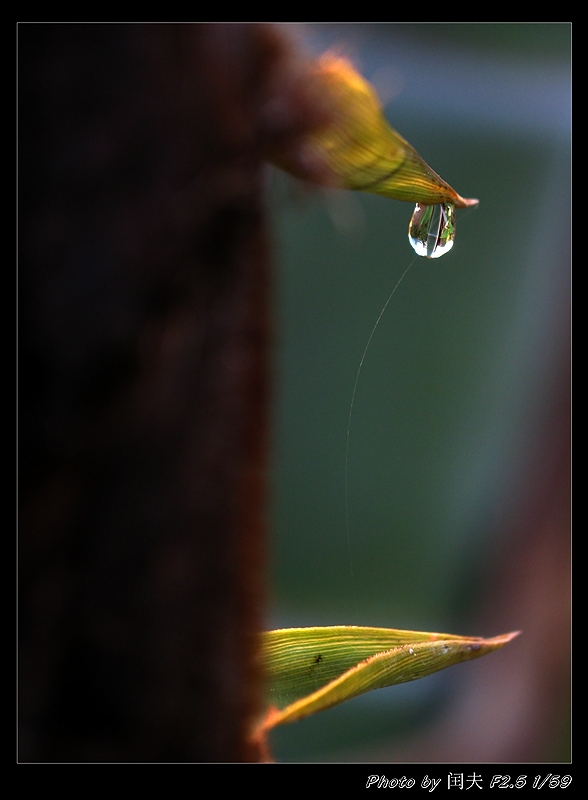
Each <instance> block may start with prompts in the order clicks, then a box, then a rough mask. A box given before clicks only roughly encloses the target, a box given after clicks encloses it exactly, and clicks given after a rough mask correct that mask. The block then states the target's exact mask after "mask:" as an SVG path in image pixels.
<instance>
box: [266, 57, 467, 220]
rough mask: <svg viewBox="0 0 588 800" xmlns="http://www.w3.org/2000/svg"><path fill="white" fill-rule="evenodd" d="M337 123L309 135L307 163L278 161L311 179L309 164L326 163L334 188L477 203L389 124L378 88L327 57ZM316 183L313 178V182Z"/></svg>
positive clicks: (320, 67)
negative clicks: (462, 194)
mask: <svg viewBox="0 0 588 800" xmlns="http://www.w3.org/2000/svg"><path fill="white" fill-rule="evenodd" d="M315 74H316V77H317V79H318V83H319V85H320V86H321V87H322V92H323V96H324V102H325V103H326V104H328V105H329V106H330V111H331V114H332V120H331V123H330V124H329V125H327V126H324V127H323V128H321V129H320V130H318V131H316V132H315V133H313V134H312V135H311V136H309V139H308V141H307V152H306V154H305V155H306V159H305V158H304V157H300V163H297V159H296V157H293V156H292V154H291V153H290V154H288V156H286V155H285V154H276V156H275V157H274V159H273V160H274V162H275V163H276V164H277V165H278V166H281V167H283V168H284V169H286V170H287V171H289V172H291V173H293V174H294V175H298V176H299V177H307V178H308V177H309V176H308V174H307V173H306V170H305V167H304V162H305V160H308V161H310V162H321V163H322V167H323V169H322V171H321V175H322V180H321V181H319V182H325V183H328V184H330V185H334V186H339V187H341V188H346V189H354V190H356V191H363V192H369V193H371V194H379V195H382V196H384V197H391V198H394V199H397V200H405V201H411V202H415V203H421V204H423V205H432V204H435V203H452V204H453V205H455V206H457V207H458V208H460V207H465V206H470V205H476V204H477V202H478V201H477V200H466V199H464V198H463V197H460V195H459V194H457V192H456V191H455V190H454V189H452V187H451V186H449V184H448V183H446V182H445V181H444V180H443V179H442V178H441V177H440V176H439V175H437V173H436V172H434V171H433V170H432V169H431V168H430V167H429V166H428V164H426V162H425V161H424V160H423V159H422V158H421V157H420V155H419V154H418V153H417V152H416V150H415V149H414V148H413V147H412V146H411V145H410V144H409V143H408V142H407V141H406V139H404V138H403V137H402V136H401V135H400V134H399V133H398V132H397V131H395V130H394V129H393V128H392V127H391V126H390V125H389V124H388V122H387V120H386V118H385V116H384V112H383V109H382V106H381V103H380V101H379V98H378V96H377V94H376V92H375V90H374V88H373V87H372V86H371V85H370V84H369V83H368V82H367V81H366V80H365V79H364V78H363V77H362V76H361V75H360V74H359V73H358V72H357V71H356V70H355V69H354V67H353V66H352V65H351V63H350V62H349V61H347V60H346V59H343V58H339V57H337V56H334V55H333V54H331V53H326V54H325V55H324V56H323V57H322V58H321V59H320V60H319V61H318V64H317V66H316V69H315ZM311 179H312V178H311Z"/></svg>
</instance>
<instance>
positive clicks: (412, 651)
mask: <svg viewBox="0 0 588 800" xmlns="http://www.w3.org/2000/svg"><path fill="white" fill-rule="evenodd" d="M408 652H409V653H410V654H411V656H413V655H414V650H413V649H412V647H409V648H408Z"/></svg>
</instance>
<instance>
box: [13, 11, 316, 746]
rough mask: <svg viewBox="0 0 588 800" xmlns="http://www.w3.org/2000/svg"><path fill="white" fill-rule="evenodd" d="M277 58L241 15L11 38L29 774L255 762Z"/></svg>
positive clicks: (282, 76) (291, 131)
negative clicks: (63, 768) (40, 768)
mask: <svg viewBox="0 0 588 800" xmlns="http://www.w3.org/2000/svg"><path fill="white" fill-rule="evenodd" d="M288 58H289V57H288V55H287V53H286V50H285V47H284V44H283V42H282V41H281V39H280V38H279V37H278V36H277V35H276V34H275V32H273V31H272V30H270V29H268V28H266V27H264V26H255V25H231V26H217V25H139V26H133V25H59V24H58V25H24V26H21V27H20V29H19V178H20V193H19V198H20V207H19V247H20V268H19V301H20V316H19V385H20V388H19V392H20V406H19V437H20V438H19V454H20V455H19V482H20V483H19V497H20V536H19V566H20V584H19V588H20V599H19V623H20V659H19V668H20V670H19V709H20V723H19V734H20V753H19V758H20V760H21V761H56V760H59V761H64V760H66V761H130V760H132V761H219V760H221V761H235V760H246V759H256V758H258V757H259V754H258V753H256V752H255V751H254V750H252V747H251V745H249V744H248V743H247V732H248V730H249V728H250V726H251V722H252V720H253V718H254V717H255V715H256V714H258V713H259V712H260V703H261V700H260V680H261V677H260V675H259V671H258V666H257V663H256V653H257V641H256V637H257V633H258V631H259V630H260V628H261V625H262V612H263V597H264V591H263V590H264V548H265V520H264V506H265V494H266V486H265V460H266V444H267V421H268V328H269V297H268V295H269V288H270V283H271V281H270V269H269V258H268V246H267V241H266V232H265V219H264V210H263V202H262V168H263V157H264V154H265V153H266V151H267V149H268V147H273V146H275V144H276V142H278V143H279V142H282V143H284V142H289V141H291V140H292V141H294V140H295V138H296V135H297V134H298V133H299V132H300V131H302V130H303V129H304V128H305V126H307V125H309V124H313V112H312V103H311V102H310V101H309V100H308V99H305V95H304V89H303V86H302V84H300V82H297V80H294V78H293V77H292V76H293V74H294V73H293V72H292V69H293V67H291V66H290V62H289V61H288ZM301 86H302V88H301ZM315 118H316V117H315Z"/></svg>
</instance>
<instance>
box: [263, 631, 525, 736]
mask: <svg viewBox="0 0 588 800" xmlns="http://www.w3.org/2000/svg"><path fill="white" fill-rule="evenodd" d="M517 635H518V632H516V633H507V634H504V635H503V636H497V637H495V638H493V639H481V638H478V637H466V636H453V635H451V634H445V633H423V632H418V631H401V630H394V629H391V628H363V627H355V626H335V627H328V628H287V629H283V630H276V631H269V632H267V633H265V634H263V647H262V660H263V666H264V669H265V671H266V676H267V680H268V688H269V701H270V710H269V712H268V714H267V716H266V718H265V719H264V721H263V722H262V724H261V726H260V728H259V731H258V732H262V731H267V730H269V729H271V728H273V727H275V726H276V725H282V724H284V723H287V722H294V721H296V720H298V719H302V718H303V717H307V716H309V715H310V714H315V713H316V712H317V711H323V710H325V709H327V708H331V707H332V706H334V705H337V704H338V703H342V702H344V701H345V700H350V699H351V698H353V697H357V696H358V695H360V694H364V693H365V692H369V691H371V690H372V689H382V688H384V687H386V686H392V685H394V684H397V683H406V682H407V681H413V680H416V679H417V678H424V677H425V676H426V675H431V674H432V673H433V672H437V671H438V670H440V669H444V668H445V667H450V666H452V665H453V664H458V663H460V662H461V661H469V660H470V659H473V658H479V657H480V656H483V655H486V654H487V653H491V652H492V651H493V650H497V649H499V648H500V647H502V646H503V645H505V644H506V643H507V642H509V641H510V640H511V639H513V638H514V637H515V636H517Z"/></svg>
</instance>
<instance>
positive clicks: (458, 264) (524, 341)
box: [268, 23, 571, 761]
mask: <svg viewBox="0 0 588 800" xmlns="http://www.w3.org/2000/svg"><path fill="white" fill-rule="evenodd" d="M289 30H290V32H291V33H292V34H294V35H296V36H298V37H300V38H301V40H302V42H303V44H304V46H305V47H307V49H308V50H309V51H310V52H312V53H317V54H318V53H321V52H323V51H324V50H326V49H328V48H331V47H336V48H337V49H338V50H339V52H341V53H343V54H344V55H348V56H349V57H350V58H351V59H352V60H353V62H354V63H355V64H356V66H357V67H358V68H359V69H360V71H361V72H362V73H363V74H364V75H365V76H366V77H367V78H368V79H369V80H371V81H372V82H373V83H374V84H375V86H376V87H377V89H378V91H379V92H380V94H381V96H382V97H383V98H384V100H385V101H386V114H387V116H388V119H389V120H390V122H391V124H392V126H393V127H395V128H396V129H397V130H398V131H399V133H400V134H401V135H402V136H404V137H405V138H406V139H407V140H408V141H409V142H410V143H411V144H412V145H413V146H414V147H415V148H416V149H417V151H418V152H419V153H420V154H421V156H422V157H423V158H424V159H425V161H427V163H428V164H430V166H431V167H432V168H433V169H434V170H435V171H436V172H438V173H439V174H440V175H441V176H442V177H443V178H444V179H445V180H446V181H447V182H449V183H450V184H451V186H453V187H454V188H455V189H456V191H457V192H458V193H460V194H461V195H463V196H464V197H478V198H479V199H480V206H479V208H478V209H475V210H466V211H458V213H457V234H456V239H455V245H454V248H453V250H452V251H451V252H450V253H449V254H448V255H446V256H444V257H442V258H441V259H438V260H432V261H429V260H425V259H421V258H417V257H415V256H414V254H413V251H412V249H411V248H410V245H409V243H408V238H407V228H408V222H409V219H410V217H411V214H412V210H413V206H412V205H411V204H407V203H401V202H397V201H392V200H387V199H385V198H379V197H373V196H370V195H360V194H359V193H354V194H352V193H345V192H334V191H333V192H328V193H324V192H308V191H307V190H306V189H304V188H302V187H300V185H296V184H295V183H294V182H292V181H290V180H289V179H288V178H286V177H285V176H282V175H280V174H278V173H277V172H273V173H272V175H271V189H270V196H271V207H272V209H273V214H274V219H275V225H274V232H275V238H276V251H277V261H278V265H279V271H278V279H277V285H276V286H275V293H276V309H277V313H276V320H275V325H276V349H277V352H276V354H275V359H274V363H275V365H276V374H275V385H276V397H275V410H274V428H273V430H274V441H273V473H272V474H273V486H272V491H273V505H272V535H273V538H272V586H271V591H272V606H271V616H270V618H269V619H268V626H270V627H290V626H299V625H333V624H362V625H378V626H387V627H397V628H410V629H419V630H431V631H448V632H451V633H459V634H472V635H495V634H499V633H503V632H505V631H503V630H486V629H480V627H483V625H484V623H483V621H482V619H481V617H480V616H479V613H478V612H479V609H481V608H483V606H484V599H485V597H484V593H485V592H486V593H491V591H492V587H491V585H489V579H488V576H487V574H486V573H485V570H486V569H487V567H488V565H489V564H493V563H494V562H495V560H496V557H495V554H496V552H497V548H500V547H502V546H504V542H503V541H502V539H503V538H504V537H505V536H506V535H507V534H506V533H505V524H506V523H505V520H507V519H508V518H509V515H510V514H511V513H512V511H513V508H516V507H517V502H519V498H520V496H521V495H524V494H525V491H526V488H525V487H526V482H527V481H528V473H529V468H530V463H531V462H532V460H533V458H534V455H533V454H534V453H535V452H536V450H535V443H536V442H537V441H538V440H540V439H541V436H542V435H543V430H542V426H544V425H545V414H546V408H547V407H548V405H549V403H550V402H551V401H552V395H553V392H554V391H557V388H558V384H557V381H558V377H557V376H558V375H559V370H560V366H561V362H562V359H563V360H565V358H566V356H567V350H566V337H567V333H568V321H567V320H568V309H569V280H570V277H569V239H570V222H569V206H570V153H569V149H570V49H571V26H570V25H569V24H559V23H547V24H535V23H528V24H518V23H517V24H493V23H491V24H454V23H449V24H378V25H339V26H335V25H333V26H331V25H321V26H304V27H300V26H291V27H290V28H289ZM412 260H414V262H415V263H414V264H413V265H412V267H411V269H410V270H409V272H408V274H407V276H406V278H405V279H404V281H403V282H402V284H401V285H400V287H399V289H398V291H397V292H396V294H395V295H394V297H393V299H392V301H391V302H390V305H389V306H388V308H387V310H386V312H385V314H384V316H383V317H382V320H381V322H380V324H379V326H378V328H377V330H376V332H375V335H374V338H373V340H372V342H371V345H370V348H369V350H368V352H367V355H366V359H365V362H364V365H363V368H362V371H361V375H360V379H359V383H358V387H357V394H356V398H355V406H354V409H353V417H352V423H351V431H350V444H349V466H348V474H349V483H348V491H349V532H350V545H351V547H350V550H351V562H352V571H353V579H352V576H351V568H350V553H349V548H348V543H347V533H346V520H345V449H346V435H347V427H348V419H349V410H350V401H351V395H352V391H353V385H354V382H355V378H356V374H357V370H358V366H359V363H360V359H361V356H362V353H363V350H364V348H365V346H366V343H367V341H368V338H369V335H370V332H371V330H372V328H373V326H374V324H375V322H376V319H377V318H378V315H379V313H380V311H381V309H382V307H383V305H384V303H385V302H386V299H387V298H388V296H389V294H390V292H391V290H392V288H393V287H394V285H395V284H396V282H397V281H398V279H399V278H400V276H401V274H402V273H403V272H404V270H405V269H406V267H407V266H408V265H409V263H410V262H411V261H412ZM493 558H494V560H493ZM515 617H516V614H514V613H513V619H512V624H511V621H510V619H507V620H506V622H505V624H506V625H507V628H506V629H507V630H512V629H515V628H516V627H518V625H519V622H518V620H517V619H516V618H515ZM521 638H522V637H521ZM514 646H515V645H514V644H513V645H509V647H511V648H514ZM490 658H493V659H498V658H502V659H507V658H508V648H506V650H505V651H503V652H502V653H501V654H500V655H493V656H491V657H490ZM504 663H505V664H506V662H504ZM479 664H481V662H476V663H474V664H469V665H462V666H460V667H457V668H454V669H452V670H448V671H447V672H444V673H439V674H438V675H436V676H432V677H431V678H428V679H425V680H423V681H417V682H415V683H413V684H407V685H405V686H400V687H393V688H391V689H388V690H381V691H379V692H376V693H373V694H372V695H367V696H365V697H363V698H358V699H357V700H355V701H353V702H351V703H348V704H346V705H344V706H341V707H339V708H336V709H333V710H331V711H328V712H324V713H322V714H319V715H317V716H316V717H314V718H311V719H309V720H306V721H303V722H300V723H297V724H294V725H289V726H285V727H284V728H281V729H277V730H276V731H275V732H274V733H273V734H272V749H273V753H274V756H275V757H276V759H277V760H281V761H288V760H294V761H316V760H318V761H331V760H332V761H336V760H355V759H359V760H364V759H365V758H366V753H369V752H370V748H371V749H373V750H374V752H380V753H381V752H382V751H381V748H382V747H383V746H384V744H385V743H388V745H389V747H390V748H391V750H390V752H391V753H394V747H395V746H396V745H397V744H398V743H402V742H404V741H405V740H406V737H407V736H415V735H419V732H423V731H426V729H427V726H428V725H431V724H433V723H434V722H435V721H436V720H438V719H439V718H441V717H442V716H443V714H445V713H447V709H448V708H449V707H450V704H451V703H452V702H454V701H455V699H456V697H458V696H459V691H460V683H461V681H462V680H463V679H464V678H465V677H466V672H465V671H466V670H476V669H478V665H479ZM529 669H530V670H531V669H532V666H529ZM388 745H387V746H388ZM558 747H560V745H558V744H557V743H555V744H554V745H553V748H554V749H553V756H552V757H553V758H555V757H556V756H557V755H558V753H560V752H564V751H561V750H557V748H558ZM561 747H563V745H562V746H561ZM378 748H380V750H378ZM564 750H565V747H564ZM417 752H418V750H417ZM513 753H514V751H513ZM514 757H515V758H516V753H515V755H514ZM545 757H546V758H548V757H549V754H547V755H546V756H545ZM562 757H565V753H564V755H563V756H562ZM538 758H540V754H538ZM458 759H459V753H456V760H458Z"/></svg>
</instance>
